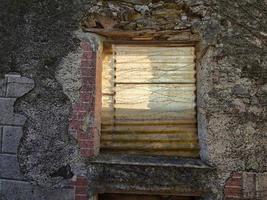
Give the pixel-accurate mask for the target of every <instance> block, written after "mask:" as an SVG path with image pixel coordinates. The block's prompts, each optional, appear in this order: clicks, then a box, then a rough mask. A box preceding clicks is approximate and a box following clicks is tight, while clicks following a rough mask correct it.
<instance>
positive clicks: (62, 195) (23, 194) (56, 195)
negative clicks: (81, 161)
mask: <svg viewBox="0 0 267 200" xmlns="http://www.w3.org/2000/svg"><path fill="white" fill-rule="evenodd" d="M0 184H1V185H0V188H1V191H0V196H1V198H2V199H3V200H24V199H27V200H48V199H49V200H73V199H74V190H73V189H57V190H45V189H42V188H39V187H37V186H33V185H31V184H30V183H27V182H23V181H12V180H0ZM2 199H1V200H2Z"/></svg>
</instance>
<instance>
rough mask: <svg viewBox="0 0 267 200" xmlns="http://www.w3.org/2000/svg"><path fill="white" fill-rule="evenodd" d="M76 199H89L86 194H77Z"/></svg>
mask: <svg viewBox="0 0 267 200" xmlns="http://www.w3.org/2000/svg"><path fill="white" fill-rule="evenodd" d="M75 200H88V197H87V195H85V196H80V195H75Z"/></svg>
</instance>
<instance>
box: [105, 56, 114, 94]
mask: <svg viewBox="0 0 267 200" xmlns="http://www.w3.org/2000/svg"><path fill="white" fill-rule="evenodd" d="M114 76H115V74H114V66H113V56H112V54H105V56H104V58H103V63H102V93H104V94H113V93H114Z"/></svg>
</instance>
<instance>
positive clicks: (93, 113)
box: [69, 41, 101, 200]
mask: <svg viewBox="0 0 267 200" xmlns="http://www.w3.org/2000/svg"><path fill="white" fill-rule="evenodd" d="M80 47H81V49H82V51H83V53H82V57H81V64H80V78H81V83H82V85H81V89H80V96H79V101H78V102H76V103H75V104H73V106H72V108H73V111H72V116H71V119H70V126H69V127H70V132H71V133H72V134H73V135H74V136H75V137H76V139H77V141H78V144H79V147H80V154H81V156H82V157H91V156H95V155H97V154H98V153H99V146H100V137H99V136H100V112H98V111H99V109H101V103H100V102H101V91H100V88H101V87H100V84H101V83H100V80H101V79H100V78H99V77H100V76H97V74H99V73H100V71H99V70H100V67H98V59H97V53H96V52H94V51H93V49H92V48H91V45H90V43H89V42H84V41H83V42H81V44H80ZM87 182H88V181H87V179H86V178H85V177H81V176H79V177H77V179H76V181H75V182H74V188H75V199H76V200H85V199H88V195H87Z"/></svg>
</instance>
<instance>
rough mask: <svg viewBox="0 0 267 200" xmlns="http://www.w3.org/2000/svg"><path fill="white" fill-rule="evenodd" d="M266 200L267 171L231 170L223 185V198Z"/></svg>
mask: <svg viewBox="0 0 267 200" xmlns="http://www.w3.org/2000/svg"><path fill="white" fill-rule="evenodd" d="M235 199H247V200H252V199H253V200H267V173H254V172H240V173H239V172H233V173H232V174H231V176H230V178H229V179H228V180H227V181H226V183H225V186H224V200H235Z"/></svg>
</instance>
